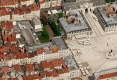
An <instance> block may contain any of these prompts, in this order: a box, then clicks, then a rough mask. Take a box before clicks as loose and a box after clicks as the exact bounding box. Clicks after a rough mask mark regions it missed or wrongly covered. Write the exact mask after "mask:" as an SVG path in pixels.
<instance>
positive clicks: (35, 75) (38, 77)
mask: <svg viewBox="0 0 117 80" xmlns="http://www.w3.org/2000/svg"><path fill="white" fill-rule="evenodd" d="M32 78H33V80H35V79H36V80H42V79H41V77H40V76H38V75H37V74H34V75H32Z"/></svg>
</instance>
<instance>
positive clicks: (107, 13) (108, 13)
mask: <svg viewBox="0 0 117 80" xmlns="http://www.w3.org/2000/svg"><path fill="white" fill-rule="evenodd" d="M111 14H116V13H115V12H114V11H113V12H106V15H111Z"/></svg>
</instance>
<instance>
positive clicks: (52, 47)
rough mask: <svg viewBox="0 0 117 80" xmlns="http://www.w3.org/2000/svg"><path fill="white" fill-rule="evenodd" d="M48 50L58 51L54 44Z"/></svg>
mask: <svg viewBox="0 0 117 80" xmlns="http://www.w3.org/2000/svg"><path fill="white" fill-rule="evenodd" d="M50 50H51V52H52V53H57V52H58V48H57V47H56V46H51V47H50Z"/></svg>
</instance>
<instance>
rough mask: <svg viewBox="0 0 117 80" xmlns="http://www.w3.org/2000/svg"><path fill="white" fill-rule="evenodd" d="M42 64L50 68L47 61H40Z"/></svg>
mask: <svg viewBox="0 0 117 80" xmlns="http://www.w3.org/2000/svg"><path fill="white" fill-rule="evenodd" d="M42 65H43V67H44V68H50V67H49V63H48V62H47V61H42Z"/></svg>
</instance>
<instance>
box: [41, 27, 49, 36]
mask: <svg viewBox="0 0 117 80" xmlns="http://www.w3.org/2000/svg"><path fill="white" fill-rule="evenodd" d="M42 36H48V32H47V30H46V27H45V26H43V31H42Z"/></svg>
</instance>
